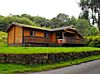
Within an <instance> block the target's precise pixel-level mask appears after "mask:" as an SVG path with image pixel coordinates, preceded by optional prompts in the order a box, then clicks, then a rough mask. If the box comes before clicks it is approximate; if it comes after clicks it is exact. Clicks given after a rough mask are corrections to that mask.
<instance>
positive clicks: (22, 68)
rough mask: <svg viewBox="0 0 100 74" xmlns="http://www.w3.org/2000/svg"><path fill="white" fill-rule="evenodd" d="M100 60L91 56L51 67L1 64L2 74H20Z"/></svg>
mask: <svg viewBox="0 0 100 74" xmlns="http://www.w3.org/2000/svg"><path fill="white" fill-rule="evenodd" d="M96 59H100V55H98V56H90V57H86V58H82V59H76V60H73V61H67V62H60V63H55V64H49V65H46V64H45V65H35V66H32V65H31V66H30V65H16V64H0V74H13V73H19V72H39V71H45V70H51V69H56V68H61V67H66V66H71V65H74V64H80V63H82V62H87V61H91V60H96Z"/></svg>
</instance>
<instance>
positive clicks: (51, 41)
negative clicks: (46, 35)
mask: <svg viewBox="0 0 100 74" xmlns="http://www.w3.org/2000/svg"><path fill="white" fill-rule="evenodd" d="M50 43H56V33H55V32H53V33H51V34H50Z"/></svg>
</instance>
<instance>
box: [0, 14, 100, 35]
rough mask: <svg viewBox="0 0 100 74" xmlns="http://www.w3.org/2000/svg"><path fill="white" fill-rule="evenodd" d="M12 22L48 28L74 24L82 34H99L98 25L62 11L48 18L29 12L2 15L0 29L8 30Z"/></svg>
mask: <svg viewBox="0 0 100 74" xmlns="http://www.w3.org/2000/svg"><path fill="white" fill-rule="evenodd" d="M12 22H18V23H22V24H26V25H34V26H40V27H46V28H57V27H62V26H69V25H73V26H74V27H75V28H76V29H77V30H78V31H79V32H80V33H81V34H82V35H85V36H90V35H97V33H98V30H97V28H96V27H94V26H91V25H90V23H89V22H88V21H87V20H85V19H76V18H75V17H73V16H72V17H69V16H68V15H66V14H63V13H60V14H58V15H57V16H56V17H54V18H52V19H46V18H44V17H40V16H31V15H28V14H22V15H10V16H6V17H5V16H0V31H6V29H7V27H8V26H9V25H10V24H11V23H12Z"/></svg>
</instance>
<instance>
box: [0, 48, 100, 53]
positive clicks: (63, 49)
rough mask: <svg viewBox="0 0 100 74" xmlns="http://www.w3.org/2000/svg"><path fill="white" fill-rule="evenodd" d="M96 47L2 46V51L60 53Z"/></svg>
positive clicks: (91, 49) (0, 50)
mask: <svg viewBox="0 0 100 74" xmlns="http://www.w3.org/2000/svg"><path fill="white" fill-rule="evenodd" d="M95 50H100V48H94V47H0V53H13V54H14V53H15V54H34V53H60V52H82V51H95Z"/></svg>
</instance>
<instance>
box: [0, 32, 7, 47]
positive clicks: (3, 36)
mask: <svg viewBox="0 0 100 74" xmlns="http://www.w3.org/2000/svg"><path fill="white" fill-rule="evenodd" d="M6 43H7V33H5V32H2V31H0V46H5V45H6Z"/></svg>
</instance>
